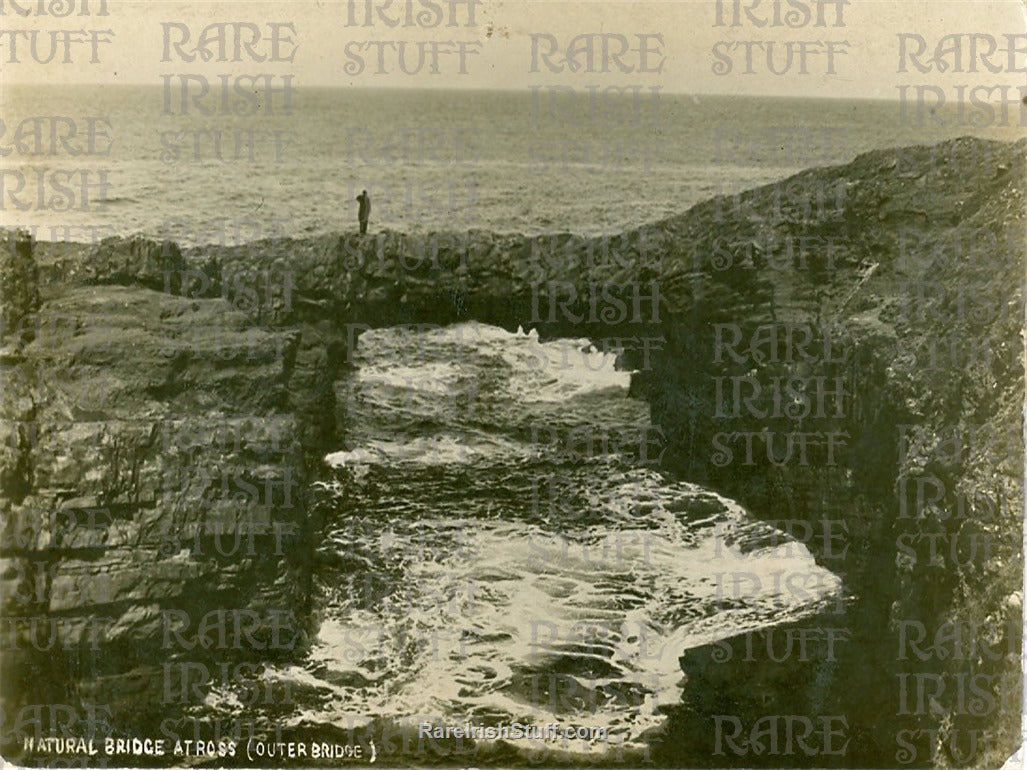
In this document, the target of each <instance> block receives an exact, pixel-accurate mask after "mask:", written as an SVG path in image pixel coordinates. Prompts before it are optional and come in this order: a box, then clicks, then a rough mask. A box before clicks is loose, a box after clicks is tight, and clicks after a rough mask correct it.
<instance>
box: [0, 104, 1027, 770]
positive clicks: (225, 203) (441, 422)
mask: <svg viewBox="0 0 1027 770" xmlns="http://www.w3.org/2000/svg"><path fill="white" fill-rule="evenodd" d="M2 96H3V102H4V103H3V117H4V133H3V136H2V144H0V149H3V150H6V151H7V152H6V157H5V158H4V163H5V169H6V170H5V176H6V179H5V185H6V186H5V188H4V190H3V192H2V198H3V201H4V202H3V205H2V209H0V210H2V216H3V220H4V221H3V225H4V226H5V227H15V226H20V227H26V228H29V229H32V230H34V231H35V233H36V236H37V237H38V238H39V239H41V240H57V239H60V238H61V237H70V239H71V240H88V239H89V237H90V236H89V234H93V235H96V234H99V235H100V236H106V235H123V236H127V235H133V234H142V235H145V236H149V237H155V238H171V239H173V240H176V241H178V242H179V243H181V244H182V245H186V246H197V247H202V246H205V245H220V244H223V245H231V244H235V243H239V242H245V241H248V240H256V239H258V238H265V237H285V238H305V237H311V236H319V235H323V234H327V233H345V232H353V231H355V229H356V225H357V222H356V210H357V208H356V202H355V200H354V199H355V197H356V196H357V195H358V194H359V193H360V191H361V190H367V191H368V192H369V194H370V196H371V200H372V212H371V231H372V232H377V231H379V230H381V229H385V228H388V229H395V230H400V231H405V232H423V233H428V232H437V231H443V230H456V231H464V230H472V229H473V230H479V229H480V230H490V231H495V232H503V233H524V234H540V233H551V232H572V233H578V234H583V235H593V234H602V233H612V232H616V231H618V230H620V229H623V228H628V227H637V226H640V225H643V224H645V223H647V222H652V221H656V220H659V219H661V218H665V217H668V216H671V215H673V214H676V213H680V212H683V211H685V210H686V209H687V208H688V207H690V206H692V205H694V204H696V203H698V202H700V201H702V200H703V199H705V198H708V197H710V196H713V195H716V194H720V193H728V192H738V191H741V190H744V189H746V188H749V187H753V186H757V185H760V184H764V183H768V182H771V181H773V180H776V179H780V178H782V177H785V176H787V175H789V174H792V173H794V172H797V171H799V170H801V169H804V168H808V167H811V166H822V165H831V164H839V163H845V162H848V161H850V160H852V159H853V158H854V157H855V156H856V155H857V154H859V153H862V152H866V151H868V150H872V149H876V148H885V147H893V146H897V145H910V144H929V143H934V142H937V141H940V140H942V139H946V138H951V137H955V136H960V135H964V134H968V133H973V134H977V135H983V136H987V137H990V138H998V139H1016V138H1019V132H1020V131H1022V129H1017V128H1014V127H986V128H973V127H968V126H965V125H960V124H959V120H958V118H957V116H956V115H955V114H954V113H952V112H944V111H939V112H938V113H937V114H932V115H929V116H928V118H927V119H925V120H923V121H921V122H920V124H914V123H913V122H912V121H911V120H908V119H905V120H904V119H903V117H902V114H901V112H900V107H899V105H898V104H897V103H896V102H887V101H852V100H843V99H837V100H804V99H789V98H757V97H748V96H746V97H732V96H698V95H666V94H653V93H643V94H641V95H635V96H632V95H624V96H621V97H616V98H614V97H600V96H596V97H595V98H592V99H589V98H587V97H582V96H580V95H579V96H577V97H575V98H574V99H573V100H572V99H571V98H570V97H568V96H566V95H557V96H551V95H549V94H547V93H542V92H532V91H510V92H506V91H503V92H475V91H445V90H432V91H401V90H380V91H376V90H333V89H314V88H311V89H305V88H297V89H296V90H295V93H292V94H291V95H290V99H289V100H288V102H287V103H283V100H281V99H279V100H278V102H277V103H275V104H273V105H270V103H269V104H268V105H264V106H263V107H262V108H261V109H262V110H263V111H259V112H257V113H256V114H239V113H240V112H242V113H245V112H246V111H247V110H251V111H252V110H253V108H252V106H250V107H247V104H246V103H241V102H240V103H233V102H231V101H230V100H229V101H227V102H225V104H223V105H221V106H220V107H218V108H217V109H214V108H209V109H213V114H201V113H199V112H197V109H198V108H195V107H193V108H190V109H189V110H188V111H187V114H182V113H183V112H184V111H186V110H185V109H184V107H183V105H182V104H181V102H180V101H179V100H176V99H175V98H172V96H170V95H169V94H168V93H166V92H165V91H164V90H163V89H162V88H161V87H149V86H146V87H144V86H138V87H137V86H104V87H93V86H90V87H65V86H62V87H57V86H53V87H33V88H31V89H27V88H20V87H17V86H10V87H7V88H5V89H4V90H3V95H2ZM272 101H273V100H272ZM233 105H234V106H233ZM222 108H224V109H222ZM1017 109H1018V108H1017ZM233 110H234V111H233ZM269 113H270V114H269ZM33 117H37V118H40V119H41V120H40V121H36V122H33V120H32V119H33ZM906 117H907V118H908V117H909V116H908V115H907V116H906ZM89 118H93V119H94V120H92V121H91V122H90V120H89ZM26 121H27V122H26ZM72 128H73V129H74V130H75V133H74V135H71V134H70V131H71V130H72ZM55 149H56V154H54V153H53V152H52V151H54V150H55ZM55 171H56V172H62V171H63V172H66V173H65V176H64V177H62V178H63V179H64V180H65V182H66V183H65V184H63V185H61V186H59V187H55V186H54V185H53V184H52V181H51V180H52V179H53V172H55ZM76 174H77V176H75V175H76ZM69 175H70V176H69ZM41 180H42V181H41ZM83 180H86V181H83ZM87 182H88V184H87ZM19 183H20V185H19ZM41 202H42V204H43V205H42V206H40V205H37V204H40V203H41ZM41 208H42V209H44V210H40V209H41ZM354 356H355V358H354V361H353V366H352V367H351V370H350V371H348V372H347V373H346V375H345V376H344V377H343V378H342V379H341V380H340V381H338V382H337V383H336V391H335V396H336V400H337V404H338V405H339V409H340V413H341V414H343V415H344V419H343V420H342V421H341V422H342V423H343V424H344V427H343V428H342V429H341V430H340V433H339V435H338V436H337V437H336V442H335V444H336V445H335V447H334V448H333V450H332V451H331V452H330V453H328V454H327V455H326V456H325V458H324V461H325V462H324V471H323V473H322V475H321V477H320V478H318V479H317V480H315V481H314V482H313V487H312V489H311V494H312V497H313V498H314V499H315V500H317V505H318V506H319V510H320V511H321V513H322V514H323V515H324V520H325V521H326V526H325V531H324V532H323V533H322V534H321V536H320V542H319V545H318V548H317V563H316V568H315V580H314V585H313V587H312V590H313V592H314V597H313V603H314V615H315V626H316V631H315V634H314V636H313V638H312V640H311V642H310V644H309V646H308V647H307V648H305V649H304V651H303V653H302V654H300V655H297V656H296V658H295V659H294V660H287V661H268V663H267V665H266V666H265V667H264V668H263V669H262V670H261V672H260V674H259V677H260V679H261V680H262V681H265V682H266V681H271V682H274V683H277V684H279V685H283V686H287V687H288V691H289V693H290V696H289V698H288V700H287V702H285V703H276V704H274V705H264V704H262V703H253V702H252V699H247V697H246V694H247V693H248V692H252V691H253V689H252V682H251V683H249V685H247V684H246V683H239V682H222V683H221V684H219V685H217V686H212V687H211V688H210V689H209V691H208V692H207V695H206V699H205V700H204V701H203V702H202V703H198V704H195V708H194V709H193V711H192V713H193V715H194V716H200V717H203V718H208V717H209V718H211V719H214V718H224V717H230V716H233V715H236V716H238V715H240V714H250V715H252V714H254V713H257V712H262V711H263V712H266V714H267V716H268V718H269V719H273V720H275V721H276V722H277V723H279V724H282V725H285V726H286V727H288V728H295V729H304V730H314V731H317V730H319V729H325V730H329V729H339V730H342V729H355V728H359V729H362V730H368V731H370V734H375V735H381V734H382V732H383V731H385V730H394V731H398V733H397V734H403V735H406V736H408V737H410V736H416V735H417V729H418V727H417V726H418V725H420V724H424V723H430V724H432V725H443V726H444V725H464V724H468V723H469V724H473V725H491V726H498V725H504V724H505V725H509V724H512V723H515V722H516V723H522V724H528V725H544V724H550V723H559V724H561V725H573V726H580V727H584V728H586V733H587V734H586V735H584V737H575V738H573V739H567V738H564V739H561V740H559V741H556V742H553V741H549V740H548V739H547V740H543V741H542V742H541V749H543V750H548V749H549V748H553V749H557V750H559V751H561V752H564V753H565V755H566V758H567V760H568V761H572V762H573V761H578V760H580V761H581V762H591V761H602V760H603V758H604V757H606V758H610V757H612V756H613V754H611V753H610V752H615V751H622V750H628V751H633V752H635V753H634V754H633V755H632V756H635V757H636V758H643V757H644V756H645V747H646V742H647V740H648V738H649V737H650V736H652V735H653V734H654V732H653V731H658V730H659V728H660V726H661V725H662V724H664V722H665V720H666V718H667V712H668V709H669V708H671V707H673V706H674V704H675V703H677V702H678V701H679V699H680V692H681V685H682V677H683V674H682V673H681V668H680V665H679V662H678V659H679V657H680V655H681V654H682V652H684V651H685V650H686V649H689V648H691V647H695V646H697V645H701V644H707V643H710V642H715V641H717V640H721V639H725V638H727V637H730V636H734V635H737V634H741V633H744V632H745V631H748V630H756V629H761V628H766V627H768V626H771V625H774V624H778V623H782V622H786V621H792V620H800V619H802V618H811V617H814V616H816V615H817V614H818V613H822V612H824V611H825V609H826V608H829V607H832V606H836V605H837V603H838V602H839V601H842V600H844V594H845V586H844V585H843V581H842V580H841V578H840V577H838V576H837V575H834V574H832V573H831V572H830V571H828V570H826V569H824V568H823V567H821V566H819V565H817V563H816V562H815V561H814V559H813V557H812V555H811V554H810V553H809V551H808V550H807V549H806V548H805V547H803V546H802V545H801V544H799V543H796V542H794V541H792V540H790V539H789V538H788V537H786V536H784V535H783V534H782V533H780V532H778V531H777V530H775V529H774V528H773V527H771V526H770V525H768V524H766V523H763V522H761V521H759V520H758V518H757V517H756V516H754V515H753V514H752V513H751V512H749V511H746V510H745V509H744V508H743V507H742V506H740V505H739V504H738V503H737V502H734V501H732V500H730V499H727V498H725V497H723V496H721V495H719V494H717V493H716V492H715V491H713V490H710V489H704V488H702V487H700V486H698V485H696V484H693V483H690V482H689V481H688V480H687V479H680V478H674V477H672V476H670V475H668V474H667V473H666V472H665V471H664V470H663V469H662V468H661V466H660V462H659V442H656V441H653V442H652V443H650V441H649V439H650V437H651V436H652V435H653V433H654V430H655V429H654V426H652V425H651V424H650V423H649V410H648V406H647V405H646V404H645V402H643V401H642V400H640V399H638V398H635V397H633V396H632V393H631V376H632V373H631V372H630V371H628V370H626V369H625V368H624V366H623V365H622V363H621V361H622V359H621V357H619V356H618V355H617V353H616V351H600V350H597V349H596V348H595V347H594V346H593V345H592V343H591V342H590V341H589V340H588V339H555V340H540V339H539V337H538V334H537V332H536V331H535V330H532V329H527V330H526V329H517V330H506V329H500V328H496V327H491V326H488V325H484V324H478V323H462V324H457V325H452V326H448V327H445V328H439V329H421V330H417V329H410V328H396V327H393V328H380V329H374V330H371V331H367V332H365V333H364V334H363V335H362V336H361V337H360V340H359V344H358V347H357V350H356V351H354ZM569 437H574V440H573V441H571V440H570V439H569ZM570 445H573V446H576V447H578V448H579V449H578V450H577V451H570V450H568V449H567V447H568V446H570ZM738 576H744V579H743V580H742V581H741V582H739V578H738ZM254 676H256V675H254ZM589 730H592V732H588V731H589ZM547 741H548V742H547ZM479 743H480V744H481V746H480V748H481V751H482V752H484V753H482V754H475V755H474V759H475V761H481V758H482V757H485V756H487V753H488V752H489V751H493V752H500V755H501V756H503V757H505V759H504V761H512V760H511V759H510V758H511V756H514V757H517V756H519V757H521V759H522V760H524V761H530V760H531V758H532V757H533V756H534V757H537V756H538V754H537V752H538V751H539V750H540V744H539V742H538V741H533V740H520V741H518V740H514V739H502V738H497V739H494V740H488V739H482V740H480V741H479ZM547 747H548V748H547ZM502 752H507V753H506V754H502ZM511 752H512V754H511ZM532 752H535V753H534V754H533V753H532ZM547 756H548V757H549V758H550V759H551V758H552V757H551V756H549V755H547Z"/></svg>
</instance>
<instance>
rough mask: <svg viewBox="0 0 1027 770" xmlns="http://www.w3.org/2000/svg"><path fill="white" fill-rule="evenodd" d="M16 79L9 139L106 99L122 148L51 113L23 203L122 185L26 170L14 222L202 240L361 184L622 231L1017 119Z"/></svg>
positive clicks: (433, 205)
mask: <svg viewBox="0 0 1027 770" xmlns="http://www.w3.org/2000/svg"><path fill="white" fill-rule="evenodd" d="M176 93H177V92H176ZM2 98H3V100H4V103H3V105H2V108H3V115H4V120H5V122H6V125H7V133H6V134H5V137H4V140H5V142H7V141H10V140H11V138H12V135H13V132H14V131H15V126H17V124H18V121H19V120H21V119H22V118H24V117H26V116H38V115H47V116H52V115H62V116H69V117H72V118H74V119H75V120H76V124H77V126H78V127H79V130H80V131H83V130H84V124H83V118H85V117H86V116H97V117H102V118H105V119H106V120H108V121H109V123H110V128H109V131H108V129H107V128H106V127H105V126H103V125H101V128H102V129H103V130H104V131H108V133H109V134H110V137H111V139H108V138H106V137H98V139H97V142H96V147H97V148H100V149H103V148H105V147H107V145H108V143H109V142H110V141H111V140H112V141H113V143H112V144H111V145H110V154H109V155H108V156H104V157H95V156H83V155H79V156H77V157H71V156H69V154H68V151H66V150H65V149H64V148H63V147H60V146H59V147H58V155H57V156H56V157H53V156H50V155H48V154H47V153H49V151H50V144H49V136H48V135H49V131H48V130H46V131H44V132H43V139H44V141H43V143H42V146H41V148H40V149H42V150H43V153H42V154H36V153H33V152H29V153H28V154H24V153H21V152H15V153H14V154H12V155H11V156H8V157H6V158H5V163H8V164H10V165H11V168H12V169H14V170H17V171H19V172H20V173H22V174H23V175H24V176H25V179H24V182H25V186H24V188H23V189H22V190H21V191H20V192H19V193H17V196H18V200H19V202H20V203H22V204H23V205H24V204H27V203H29V202H35V201H37V200H38V196H37V193H38V179H39V176H38V174H39V173H40V172H45V171H47V170H48V169H51V170H52V169H63V170H67V169H73V170H77V169H90V170H91V171H92V172H93V173H94V174H96V173H98V172H99V170H101V169H106V170H107V171H108V174H109V176H108V179H109V183H110V188H109V190H108V191H107V196H106V197H107V202H106V204H104V205H95V203H96V202H95V200H94V201H93V202H92V204H91V205H90V206H89V207H88V209H87V210H81V206H80V203H81V201H80V200H79V199H78V198H77V199H76V202H75V205H74V207H72V208H71V209H70V210H65V211H53V210H43V211H40V210H38V209H39V206H38V205H36V204H35V203H33V205H32V208H31V210H20V209H19V207H18V205H16V204H15V203H14V201H13V200H12V199H11V198H10V191H11V190H12V189H14V188H15V187H16V183H15V180H14V179H13V178H12V179H8V180H7V185H6V189H7V191H8V194H7V196H8V197H7V198H5V204H4V209H3V211H2V214H3V219H4V222H5V224H7V225H8V226H11V225H30V226H31V225H35V226H38V227H44V228H45V227H49V226H52V225H53V224H55V223H56V224H59V225H61V226H65V225H67V226H74V227H78V228H81V227H88V226H94V227H95V226H103V227H104V228H107V229H106V230H105V231H104V232H111V233H119V234H127V233H133V232H142V233H145V234H148V235H158V234H167V235H170V236H171V237H173V238H175V239H177V240H179V241H183V242H187V243H214V242H222V241H228V242H238V241H243V242H245V241H248V240H253V239H255V238H257V237H261V236H265V235H276V234H281V235H289V236H300V235H304V234H321V233H325V232H330V231H338V230H344V229H348V228H351V227H354V225H355V221H356V203H355V201H354V198H355V196H356V195H357V194H358V193H359V192H360V190H361V189H367V190H369V192H370V193H371V197H372V202H373V209H372V228H373V229H374V228H378V227H391V228H396V229H400V230H406V231H412V230H432V229H439V228H454V229H467V228H484V229H489V230H496V231H515V232H524V233H531V234H534V233H538V232H553V231H571V232H577V233H583V234H584V233H593V232H601V231H611V230H618V229H621V228H624V227H629V226H638V225H640V224H643V223H645V222H648V221H653V220H656V219H659V218H661V217H664V216H668V215H671V214H675V213H678V212H681V211H683V210H685V209H686V208H688V207H689V206H691V205H692V204H694V203H697V202H698V201H700V200H702V199H704V198H707V197H709V196H711V195H713V194H716V193H718V192H728V191H735V190H741V189H746V188H748V187H752V186H754V185H757V184H760V183H765V182H769V181H772V180H774V179H777V178H780V177H782V176H784V175H786V174H789V173H792V172H794V171H797V170H799V169H801V168H806V167H809V166H815V165H825V164H834V163H843V162H847V161H849V160H851V159H852V158H853V157H854V156H855V155H857V154H858V153H860V152H863V151H865V150H868V149H871V148H877V147H889V146H895V145H903V144H920V143H928V142H934V141H938V140H940V139H943V138H948V137H953V136H959V135H962V134H966V133H980V134H982V135H986V136H991V137H995V138H1005V139H1013V138H1018V135H1017V133H1016V130H1015V129H1011V128H1007V129H998V128H996V129H987V130H973V129H971V128H969V127H966V126H963V127H960V126H950V127H944V126H934V125H931V126H927V127H922V126H921V127H913V126H903V125H901V121H900V115H899V107H898V105H897V104H896V103H890V102H870V101H846V100H803V99H757V98H752V97H745V98H731V97H710V96H704V97H691V96H680V95H678V96H673V95H665V94H664V95H656V96H654V95H652V94H650V93H643V94H641V96H640V97H639V98H638V99H637V100H636V99H635V98H634V97H623V98H614V97H607V98H606V99H605V100H604V99H600V100H599V101H589V100H588V99H586V98H585V97H583V96H582V97H580V98H579V99H578V100H577V101H576V102H574V103H571V102H569V101H568V100H567V99H566V97H563V98H557V99H555V100H552V101H551V100H550V98H549V97H548V96H546V95H544V94H537V95H533V94H532V93H531V92H529V91H525V92H520V91H516V92H469V91H389V90H360V91H351V90H333V89H304V88H296V89H295V90H294V91H293V92H292V93H291V94H290V100H289V103H288V105H286V104H285V102H284V98H282V97H278V98H273V99H272V100H271V101H270V102H269V103H268V105H266V106H263V107H262V108H261V109H262V110H267V109H270V110H271V111H272V112H273V114H271V115H266V114H264V113H263V112H260V113H258V114H256V115H252V114H248V115H243V116H240V115H235V114H232V112H231V109H229V110H228V114H220V112H219V114H215V115H211V116H202V115H196V114H195V110H192V111H191V112H190V114H188V115H182V114H180V113H181V112H182V107H181V104H180V103H179V102H175V101H172V102H171V109H170V112H171V113H172V114H169V115H164V114H163V112H164V109H165V94H164V91H163V88H162V87H160V86H157V87H146V86H101V87H95V86H89V87H84V86H77V87H67V86H62V87H57V86H53V87H33V88H31V89H28V88H24V87H17V86H11V87H8V88H5V89H4V91H3V96H2ZM230 104H231V103H230ZM950 117H951V116H950ZM950 122H954V121H951V120H950ZM62 130H63V129H62ZM275 132H278V133H277V134H276V133H275ZM251 134H252V136H251ZM80 139H81V136H80ZM216 143H219V144H216ZM29 145H30V146H29V147H28V149H29V150H30V151H31V150H34V149H35V147H34V146H32V143H31V142H30V143H29ZM70 146H71V147H72V148H82V147H84V146H85V143H84V142H83V141H77V142H73V143H71V145H70ZM79 181H80V179H79V178H78V177H76V178H75V179H74V182H75V183H77V182H79ZM90 181H97V178H96V177H95V176H94V177H93V178H92V179H91V180H90ZM44 184H46V185H49V183H48V182H45V183H44ZM72 186H73V187H75V185H72ZM55 192H56V191H55V190H53V189H52V188H50V187H47V188H46V197H47V198H53V196H54V194H55ZM93 195H94V198H95V197H96V196H97V195H98V193H94V194H93ZM54 205H55V206H57V207H58V208H67V204H66V203H62V202H61V201H60V200H58V201H55V202H54ZM46 232H47V231H44V232H42V233H41V234H40V237H42V238H44V239H47V236H46ZM82 239H83V240H84V239H85V238H82Z"/></svg>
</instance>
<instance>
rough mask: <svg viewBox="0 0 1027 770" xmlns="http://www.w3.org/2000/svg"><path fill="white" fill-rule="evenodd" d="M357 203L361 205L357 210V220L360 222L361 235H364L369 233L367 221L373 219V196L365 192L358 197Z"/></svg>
mask: <svg viewBox="0 0 1027 770" xmlns="http://www.w3.org/2000/svg"><path fill="white" fill-rule="evenodd" d="M357 203H358V204H360V208H359V209H357V219H359V220H360V234H361V235H364V234H365V233H366V232H367V220H368V219H370V218H371V196H370V195H368V194H367V190H364V191H363V192H362V193H360V195H358V196H357Z"/></svg>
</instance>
